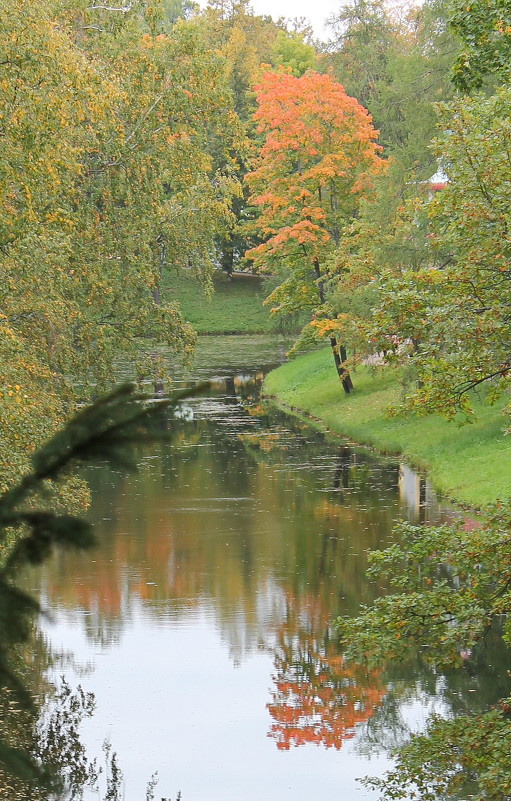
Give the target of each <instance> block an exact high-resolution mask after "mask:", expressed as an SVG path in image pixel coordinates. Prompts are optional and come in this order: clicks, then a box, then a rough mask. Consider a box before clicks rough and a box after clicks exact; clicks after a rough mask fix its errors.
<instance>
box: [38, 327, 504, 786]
mask: <svg viewBox="0 0 511 801" xmlns="http://www.w3.org/2000/svg"><path fill="white" fill-rule="evenodd" d="M284 350H285V344H284V343H283V342H280V341H279V340H278V339H276V338H263V337H208V338H204V339H202V340H201V342H200V345H199V351H198V357H197V359H196V362H195V365H194V368H193V370H192V372H191V373H190V375H189V376H188V377H187V378H182V379H181V384H183V383H186V382H187V381H195V380H202V379H204V378H208V379H212V384H211V388H210V389H209V390H208V391H207V392H206V393H205V394H203V395H202V396H200V397H197V398H194V399H193V400H189V401H186V402H184V403H182V404H181V405H180V407H179V409H178V410H177V412H176V415H175V416H174V417H173V418H172V419H169V420H168V426H169V429H170V431H171V441H170V442H160V443H158V444H156V445H155V446H154V447H152V448H151V449H148V450H147V451H146V452H144V453H142V454H141V462H140V470H139V472H138V473H136V474H130V475H123V474H120V473H116V472H113V471H111V470H109V469H108V468H106V467H102V466H99V467H96V468H94V469H89V470H88V471H87V477H88V479H89V482H90V485H91V489H92V508H91V512H90V515H91V518H92V519H93V521H94V523H95V525H96V531H97V533H98V537H99V545H98V546H97V547H96V548H95V549H94V550H93V551H92V552H87V553H72V552H59V553H57V554H55V556H54V557H53V558H52V559H51V560H49V561H48V562H47V563H45V564H44V565H43V566H42V568H40V569H38V570H34V571H32V572H30V573H29V574H28V576H27V584H28V586H30V588H31V589H32V590H33V591H34V592H36V593H37V595H38V596H39V597H40V599H41V602H42V604H43V606H44V607H45V608H46V609H47V610H48V611H49V613H50V616H51V620H46V619H43V620H41V623H40V626H41V629H42V631H43V634H44V636H45V637H46V639H47V641H48V647H49V648H50V649H51V651H52V652H53V653H54V654H55V660H56V665H55V667H54V672H55V674H56V675H57V676H58V675H60V674H63V675H65V676H66V677H67V680H68V682H69V683H70V684H71V685H72V686H76V685H77V684H78V683H80V684H81V685H82V686H83V687H84V688H85V689H86V690H88V691H92V692H93V693H94V694H95V697H96V704H97V708H96V712H95V714H94V716H93V717H92V718H91V719H90V720H88V721H85V723H84V726H83V741H84V743H85V744H86V746H87V748H88V750H89V751H90V752H91V753H99V752H100V750H101V744H102V742H103V741H104V739H105V738H108V739H109V740H110V742H111V743H112V747H113V749H114V750H115V751H116V752H117V754H118V758H119V763H120V766H121V768H122V769H123V772H124V776H125V798H126V801H143V799H144V798H145V787H146V784H147V781H148V780H149V779H150V777H151V775H152V774H153V773H154V772H155V771H157V772H158V780H159V783H158V787H157V790H156V792H155V797H156V798H157V799H160V798H161V797H166V798H168V799H170V798H172V801H174V799H175V797H176V795H177V793H178V791H181V794H182V801H263V799H264V801H311V799H317V801H356V800H357V799H366V798H373V797H375V795H374V793H372V792H370V791H369V790H366V789H365V788H364V787H362V786H361V785H360V783H358V782H357V781H356V779H357V777H360V776H364V775H366V774H370V775H381V773H382V772H383V771H384V770H385V769H386V768H387V767H389V765H390V764H391V763H390V761H389V759H390V758H389V756H388V750H389V748H391V747H392V746H394V745H396V744H399V742H402V741H403V739H404V738H405V737H406V736H407V735H408V733H409V732H410V731H411V730H417V729H419V728H421V727H422V726H423V725H424V721H425V719H426V717H427V715H428V713H429V712H431V711H432V710H436V711H438V712H440V713H442V714H451V713H455V712H457V711H465V710H466V709H467V708H474V709H475V708H479V707H483V706H484V705H485V704H487V703H488V702H489V701H491V700H492V698H493V697H495V698H496V697H498V694H499V687H498V682H497V680H496V676H497V675H498V674H499V673H500V674H501V675H505V671H504V670H502V668H501V667H500V665H499V664H498V663H499V659H500V657H499V656H498V655H495V654H490V653H488V654H487V655H486V657H485V659H484V661H481V662H480V663H479V664H478V665H475V666H472V667H471V668H470V669H467V668H463V669H460V670H457V671H452V672H451V673H450V674H447V675H443V674H437V673H434V672H433V671H431V670H430V669H427V668H426V667H424V666H423V665H421V664H420V663H416V664H415V665H414V666H411V667H410V666H408V667H407V668H402V667H401V666H388V667H387V668H386V669H385V670H382V671H380V672H377V671H373V672H371V673H369V674H368V673H367V672H365V671H363V670H357V669H354V668H352V667H347V666H346V665H345V664H344V663H343V659H342V654H341V653H340V651H339V648H338V646H337V643H336V636H335V631H334V629H333V626H332V622H333V620H334V619H335V618H336V617H337V616H338V615H342V614H347V613H352V612H355V611H356V610H357V608H358V605H359V604H360V602H367V601H370V600H371V599H372V598H374V597H375V595H376V594H377V593H378V592H379V591H380V590H381V588H378V587H375V586H373V585H372V584H371V583H369V582H368V581H367V578H366V577H365V567H366V559H367V553H368V551H370V550H371V549H374V548H380V547H384V546H385V545H386V544H388V543H390V542H391V541H392V526H393V524H394V522H395V521H396V520H399V519H403V518H405V519H412V520H419V519H420V520H423V521H426V522H436V521H438V520H440V519H445V518H446V517H449V516H452V515H453V514H456V513H455V512H453V511H452V510H448V509H445V508H440V507H439V505H438V503H437V502H436V500H435V497H434V494H433V493H432V492H431V490H430V488H429V487H428V485H427V483H426V482H425V481H424V480H423V479H421V478H420V477H418V476H416V475H415V474H414V473H413V472H412V471H411V470H409V469H408V468H407V467H406V466H403V465H400V464H399V463H398V462H397V461H396V460H394V459H383V458H377V457H376V456H375V455H374V454H373V453H372V452H371V451H369V450H367V449H363V448H357V447H354V446H352V445H350V444H349V443H346V442H342V441H339V440H334V439H331V440H329V439H327V438H325V437H324V436H323V435H322V434H320V433H318V432H316V431H314V430H313V429H312V428H310V427H308V426H306V425H304V424H302V423H299V422H297V421H296V420H294V419H292V418H289V417H286V416H285V415H283V414H281V413H279V412H277V411H276V410H272V409H271V408H266V409H265V408H263V407H262V406H261V404H260V400H259V395H258V393H259V388H260V384H261V379H262V376H263V374H264V372H265V371H267V370H268V369H269V368H270V367H272V366H275V365H276V364H278V363H279V361H281V360H282V358H283V353H284ZM59 654H60V656H58V655H59ZM492 665H493V667H492ZM90 797H91V798H96V799H97V797H98V796H97V795H91V796H90Z"/></svg>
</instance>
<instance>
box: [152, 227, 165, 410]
mask: <svg viewBox="0 0 511 801" xmlns="http://www.w3.org/2000/svg"><path fill="white" fill-rule="evenodd" d="M158 246H159V247H158ZM156 248H157V249H158V254H157V258H158V283H157V284H156V286H155V287H154V289H153V290H152V296H153V301H154V303H155V305H156V306H161V293H160V287H161V280H162V276H163V267H164V265H165V257H166V254H167V249H166V246H165V241H164V240H163V238H162V237H158V239H157V244H156ZM153 358H154V360H155V361H156V356H153ZM154 394H155V396H156V397H157V398H161V397H163V395H164V394H165V387H164V386H163V381H162V380H161V379H160V378H155V379H154Z"/></svg>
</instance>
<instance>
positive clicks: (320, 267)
mask: <svg viewBox="0 0 511 801" xmlns="http://www.w3.org/2000/svg"><path fill="white" fill-rule="evenodd" d="M256 93H257V101H258V110H257V112H256V114H255V119H256V121H257V122H258V131H259V133H260V134H262V135H264V143H263V145H262V147H261V150H260V152H259V155H258V156H257V157H256V159H255V160H254V169H253V171H252V172H251V173H250V174H249V175H247V182H248V184H249V187H250V189H251V202H252V204H253V205H254V206H255V207H256V208H258V209H259V216H258V218H257V220H256V221H255V227H256V228H257V230H258V231H259V232H260V233H261V235H262V236H263V237H264V241H263V243H262V244H261V245H259V246H257V247H255V248H252V249H251V250H249V251H248V252H247V254H246V257H247V259H249V260H250V261H251V262H252V263H253V264H254V265H255V267H256V268H257V269H259V270H262V271H277V272H278V274H280V275H281V276H283V280H282V283H281V284H280V285H279V286H278V287H277V288H276V289H275V290H274V291H273V292H272V294H271V295H270V297H269V298H268V302H269V303H274V304H275V306H274V310H275V311H276V312H279V313H289V312H295V311H297V310H301V311H306V312H308V313H309V315H315V318H316V319H320V320H321V319H323V320H328V319H329V318H330V317H331V309H330V305H329V299H328V279H329V271H328V259H329V257H330V256H331V255H332V253H333V251H334V250H335V248H336V246H338V245H339V242H340V240H341V238H342V236H343V233H344V230H345V228H346V226H347V225H348V223H349V222H350V221H351V220H352V219H353V217H354V215H355V214H356V213H357V210H358V208H359V204H360V199H361V198H362V197H364V196H365V195H366V194H367V193H368V192H370V191H371V187H372V182H373V178H374V176H375V175H376V174H378V173H379V172H380V171H381V170H382V167H383V163H382V161H381V159H380V157H379V150H380V148H379V146H378V145H377V144H375V141H374V140H375V139H376V136H377V132H376V131H375V130H374V128H373V126H372V124H371V119H370V117H369V115H368V113H367V112H366V110H365V109H363V108H362V106H361V105H360V104H359V103H357V101H356V100H354V99H353V98H351V97H348V95H347V94H346V92H345V91H344V89H343V87H342V86H341V85H340V84H337V83H335V81H333V80H332V79H331V78H330V77H329V76H328V75H319V74H318V73H314V72H307V73H305V74H304V75H303V76H301V77H299V78H295V77H294V76H292V75H290V74H288V73H286V72H278V73H273V72H268V73H265V75H263V77H262V80H261V83H260V84H259V85H258V86H257V87H256ZM329 340H330V344H331V347H332V351H333V355H334V360H335V364H336V368H337V371H338V374H339V377H340V379H341V381H342V384H343V387H344V390H345V392H349V391H350V389H351V388H352V383H351V378H350V376H349V372H348V370H347V366H346V350H345V346H344V344H341V345H339V343H338V342H337V339H336V336H335V333H333V332H332V333H331V334H330V335H329Z"/></svg>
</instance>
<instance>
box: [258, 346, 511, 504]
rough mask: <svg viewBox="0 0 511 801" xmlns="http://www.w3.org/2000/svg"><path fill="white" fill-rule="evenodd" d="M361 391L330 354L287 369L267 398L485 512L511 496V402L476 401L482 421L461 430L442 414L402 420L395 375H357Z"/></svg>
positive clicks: (268, 387)
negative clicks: (421, 472)
mask: <svg viewBox="0 0 511 801" xmlns="http://www.w3.org/2000/svg"><path fill="white" fill-rule="evenodd" d="M353 382H354V384H355V391H354V392H353V393H351V394H350V395H345V394H344V393H343V391H342V387H341V384H340V382H339V379H338V378H337V375H336V373H335V368H334V366H333V361H332V356H331V352H330V350H329V349H326V350H321V351H314V352H313V353H308V354H306V355H305V356H300V357H298V358H297V359H296V360H295V361H292V362H288V363H287V364H284V365H283V366H282V367H279V368H278V369H277V370H275V371H273V372H272V373H270V374H269V375H268V376H267V377H266V380H265V384H264V392H265V395H267V396H271V397H273V398H274V399H275V401H276V402H277V404H278V405H279V406H280V407H281V408H285V409H288V410H289V409H292V410H294V411H296V412H299V413H302V414H306V415H308V416H311V417H313V418H314V419H315V420H316V421H317V423H318V424H319V425H321V426H322V427H324V428H326V429H328V430H329V431H331V432H333V433H336V434H340V435H344V436H347V437H349V438H350V439H352V440H354V441H355V442H358V443H362V444H367V445H370V446H372V447H374V448H377V449H378V450H380V451H383V452H385V453H395V454H401V455H402V456H403V458H404V460H405V461H407V462H408V463H409V464H411V465H415V466H416V467H419V468H423V469H425V470H427V472H428V476H429V478H430V479H431V481H432V483H433V485H434V486H435V487H436V489H437V490H438V491H439V492H440V493H442V494H443V495H444V496H446V497H448V498H450V499H452V500H455V501H457V502H460V503H463V504H465V505H467V506H471V507H482V506H484V505H485V504H487V503H491V502H492V501H494V500H495V499H496V498H507V497H509V496H510V495H511V437H506V436H505V435H504V429H505V427H506V424H507V423H508V421H507V420H506V418H505V417H504V415H503V414H502V409H503V407H504V406H505V405H506V402H507V401H508V400H509V399H508V398H505V399H501V401H500V402H499V403H498V404H496V405H494V406H488V405H487V404H485V403H484V399H479V400H475V401H474V408H475V411H476V417H477V422H475V423H472V424H470V425H463V426H460V425H459V424H458V423H457V422H456V421H453V422H449V421H447V420H445V419H444V418H442V417H440V416H438V415H427V416H424V417H420V416H417V415H411V414H408V415H404V414H398V415H394V416H391V415H390V414H389V411H388V410H389V408H390V407H391V406H396V405H398V404H399V400H400V392H401V389H400V385H399V382H398V380H397V377H396V374H395V373H394V372H392V371H390V370H387V371H386V372H383V371H381V370H376V371H375V370H372V369H370V368H367V367H364V368H360V369H358V370H357V371H356V373H354V374H353Z"/></svg>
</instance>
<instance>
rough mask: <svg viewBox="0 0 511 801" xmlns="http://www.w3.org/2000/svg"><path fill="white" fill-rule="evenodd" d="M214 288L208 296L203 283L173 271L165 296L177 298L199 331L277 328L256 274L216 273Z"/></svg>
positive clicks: (259, 331) (262, 331) (266, 330)
mask: <svg viewBox="0 0 511 801" xmlns="http://www.w3.org/2000/svg"><path fill="white" fill-rule="evenodd" d="M213 284H214V292H213V293H212V295H211V297H210V298H208V297H206V296H205V295H204V292H203V290H202V287H201V286H200V285H199V284H198V283H197V281H195V280H194V279H193V277H192V276H191V275H190V276H188V275H186V274H172V275H170V276H169V277H168V278H167V279H166V281H165V284H164V287H163V297H164V299H165V300H177V301H178V302H179V305H180V306H181V310H182V312H183V315H184V317H185V319H186V320H188V321H189V322H190V323H191V324H192V325H193V327H194V328H195V330H196V331H198V333H199V334H233V333H236V334H265V333H271V332H272V331H274V330H275V322H274V321H273V320H272V319H271V317H270V312H269V309H268V308H267V307H266V306H263V300H264V298H265V296H266V294H267V293H266V292H265V291H264V289H263V284H262V280H261V279H260V278H258V277H255V276H247V275H234V276H233V277H232V279H229V278H228V277H227V276H226V274H225V273H223V272H222V271H218V272H217V273H215V276H214V279H213Z"/></svg>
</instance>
